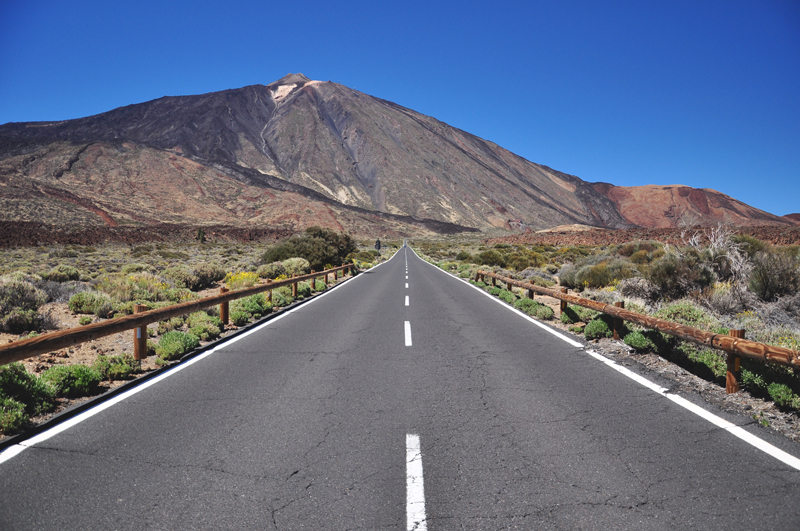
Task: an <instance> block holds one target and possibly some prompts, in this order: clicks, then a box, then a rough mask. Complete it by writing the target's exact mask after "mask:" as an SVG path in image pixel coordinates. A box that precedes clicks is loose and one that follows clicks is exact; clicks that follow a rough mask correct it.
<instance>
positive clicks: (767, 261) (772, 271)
mask: <svg viewBox="0 0 800 531" xmlns="http://www.w3.org/2000/svg"><path fill="white" fill-rule="evenodd" d="M748 286H749V287H750V291H752V292H753V293H755V294H756V295H757V296H758V298H759V299H761V300H763V301H766V302H772V301H775V300H777V299H778V298H779V297H780V296H782V295H790V294H792V293H796V292H797V291H798V290H800V260H798V259H797V257H796V256H792V255H790V254H787V253H779V252H763V251H762V252H759V253H757V254H756V256H755V257H754V258H753V270H752V272H751V273H750V281H749V283H748Z"/></svg>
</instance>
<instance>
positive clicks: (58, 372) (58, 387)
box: [41, 365, 103, 398]
mask: <svg viewBox="0 0 800 531" xmlns="http://www.w3.org/2000/svg"><path fill="white" fill-rule="evenodd" d="M41 378H42V380H43V381H45V382H47V383H48V384H50V386H51V387H52V388H53V389H54V390H55V392H56V394H57V395H58V396H63V397H66V398H79V397H82V396H90V395H93V394H95V393H97V390H98V386H99V384H100V381H101V380H102V379H103V377H102V376H101V375H100V373H99V372H97V371H96V370H95V369H93V368H91V367H87V366H86V365H54V366H52V367H50V368H49V369H47V370H46V371H44V372H43V373H42V376H41Z"/></svg>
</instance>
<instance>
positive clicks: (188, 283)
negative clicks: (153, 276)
mask: <svg viewBox="0 0 800 531" xmlns="http://www.w3.org/2000/svg"><path fill="white" fill-rule="evenodd" d="M162 275H163V276H164V278H166V279H167V280H169V281H170V282H172V283H173V284H174V285H175V287H178V288H186V289H189V290H192V291H195V290H196V289H197V287H198V286H199V285H200V279H199V278H198V277H197V275H195V274H194V272H193V271H190V270H189V268H188V267H186V266H185V265H183V264H178V265H174V266H171V267H168V268H166V269H164V271H163V272H162Z"/></svg>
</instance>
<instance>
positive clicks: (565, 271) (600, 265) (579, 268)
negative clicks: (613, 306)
mask: <svg viewBox="0 0 800 531" xmlns="http://www.w3.org/2000/svg"><path fill="white" fill-rule="evenodd" d="M598 260H599V262H597V261H598ZM595 262H597V263H595ZM636 273H637V271H636V269H635V268H634V267H633V266H632V265H631V264H630V263H628V262H625V261H623V260H619V259H614V260H611V259H608V258H605V259H604V258H603V257H597V256H590V257H587V258H585V259H583V260H581V261H579V262H578V263H577V264H575V265H566V266H564V267H563V268H562V270H561V272H560V273H559V277H558V278H559V279H560V280H561V285H562V286H564V287H567V288H572V289H583V288H587V287H588V288H603V287H606V286H608V285H609V284H612V283H613V282H614V281H615V280H617V281H618V280H622V279H626V278H631V277H633V276H635V275H636Z"/></svg>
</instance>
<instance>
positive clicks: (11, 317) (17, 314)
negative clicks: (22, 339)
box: [0, 310, 44, 334]
mask: <svg viewBox="0 0 800 531" xmlns="http://www.w3.org/2000/svg"><path fill="white" fill-rule="evenodd" d="M43 323H44V318H43V317H42V316H41V315H39V312H37V311H36V310H11V311H10V312H9V313H7V314H6V315H5V316H3V317H0V330H5V331H6V332H10V333H12V334H22V333H23V332H28V331H31V330H33V331H38V330H41V329H42V325H43Z"/></svg>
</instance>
